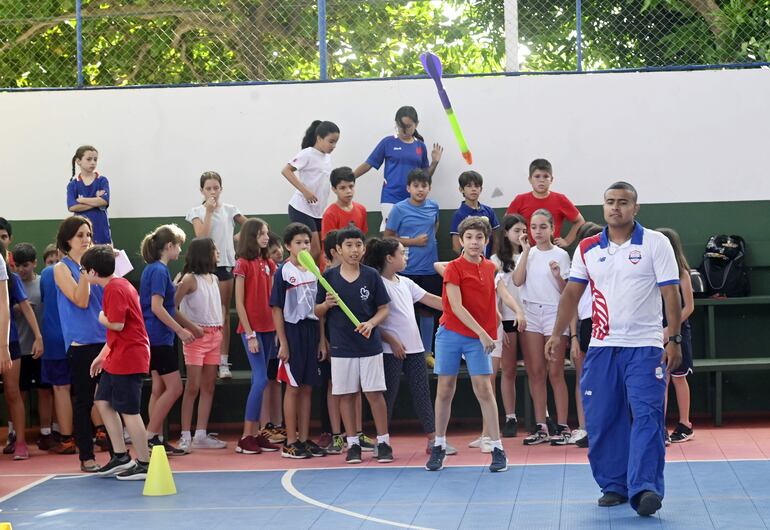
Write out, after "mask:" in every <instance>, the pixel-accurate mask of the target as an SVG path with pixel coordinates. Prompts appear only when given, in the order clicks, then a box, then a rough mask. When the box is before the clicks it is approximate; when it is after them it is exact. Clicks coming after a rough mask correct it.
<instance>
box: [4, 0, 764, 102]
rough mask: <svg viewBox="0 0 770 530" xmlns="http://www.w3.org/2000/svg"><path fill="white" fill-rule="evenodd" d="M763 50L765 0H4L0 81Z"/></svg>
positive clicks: (83, 81) (689, 56)
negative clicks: (434, 59)
mask: <svg viewBox="0 0 770 530" xmlns="http://www.w3.org/2000/svg"><path fill="white" fill-rule="evenodd" d="M424 50H432V51H434V52H435V53H436V54H437V55H439V56H440V57H441V58H442V61H443V63H444V68H445V71H446V72H447V73H450V74H451V73H455V74H468V73H496V72H506V71H568V70H607V69H620V68H647V67H680V66H695V65H712V64H725V65H727V64H751V63H764V62H767V61H770V0H753V1H751V2H748V1H747V2H736V1H734V0H591V1H589V0H577V1H563V0H413V1H407V0H369V1H359V0H318V1H313V0H133V1H131V0H122V1H111V0H82V2H81V1H79V0H69V1H68V0H64V1H62V0H36V1H34V2H32V1H25V0H16V1H13V0H5V1H0V86H2V87H62V86H121V85H144V84H182V83H195V84H202V83H222V82H248V81H281V80H314V79H344V78H380V77H393V76H409V75H420V74H422V70H421V67H420V62H419V59H418V57H419V54H420V53H421V52H422V51H424Z"/></svg>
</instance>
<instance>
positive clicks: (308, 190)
mask: <svg viewBox="0 0 770 530" xmlns="http://www.w3.org/2000/svg"><path fill="white" fill-rule="evenodd" d="M339 139H340V129H339V127H337V126H336V125H335V124H334V123H332V122H330V121H321V120H315V121H314V122H313V123H311V124H310V127H308V129H307V131H305V136H304V138H302V151H300V152H299V153H297V154H296V155H295V156H294V158H292V159H291V161H290V162H289V163H288V164H286V166H284V168H283V169H282V170H281V174H282V175H283V176H284V177H285V178H286V180H288V181H289V182H290V183H291V185H292V186H294V187H295V188H297V189H296V190H295V191H294V194H293V195H292V196H291V199H289V222H293V223H302V224H303V225H305V226H307V227H308V228H310V232H311V233H312V234H313V235H312V237H311V239H310V254H311V255H312V256H313V259H314V260H315V261H316V263H319V264H320V263H321V261H320V260H321V238H320V233H321V219H322V218H323V216H324V210H325V209H326V203H327V202H328V201H329V190H330V189H331V183H330V182H329V175H331V172H332V157H331V152H332V151H334V148H335V147H337V142H338V141H339Z"/></svg>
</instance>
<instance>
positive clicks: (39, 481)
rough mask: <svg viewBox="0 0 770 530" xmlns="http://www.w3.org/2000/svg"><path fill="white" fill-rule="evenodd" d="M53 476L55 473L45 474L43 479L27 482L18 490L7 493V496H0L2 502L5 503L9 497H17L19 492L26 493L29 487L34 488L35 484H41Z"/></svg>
mask: <svg viewBox="0 0 770 530" xmlns="http://www.w3.org/2000/svg"><path fill="white" fill-rule="evenodd" d="M51 478H53V475H46V476H44V477H43V478H41V479H38V480H36V481H34V482H30V483H29V484H27V485H26V486H22V487H21V488H19V489H17V490H16V491H12V492H11V493H9V494H8V495H6V496H4V497H0V503H3V502H5V501H7V500H8V499H11V498H13V497H15V496H16V495H18V494H19V493H24V492H25V491H27V490H28V489H32V488H34V487H35V486H37V485H39V484H42V483H43V482H45V481H47V480H49V479H51Z"/></svg>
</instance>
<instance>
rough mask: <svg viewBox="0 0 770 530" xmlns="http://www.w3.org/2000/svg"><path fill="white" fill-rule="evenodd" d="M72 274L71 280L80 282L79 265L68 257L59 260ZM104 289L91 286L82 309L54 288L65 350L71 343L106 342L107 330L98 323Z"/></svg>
mask: <svg viewBox="0 0 770 530" xmlns="http://www.w3.org/2000/svg"><path fill="white" fill-rule="evenodd" d="M61 262H62V263H64V264H65V265H66V266H67V268H68V269H69V270H70V274H72V279H73V280H75V282H76V283H77V282H78V280H80V265H78V264H77V263H75V262H74V261H72V259H70V258H69V256H65V257H64V259H62V260H61ZM103 294H104V289H103V288H102V287H100V286H98V285H91V287H90V294H89V295H88V307H87V308H85V309H82V308H80V307H78V306H76V305H75V304H74V303H72V301H70V299H69V298H67V297H66V296H65V295H64V293H63V292H61V289H59V287H58V286H56V305H57V306H58V308H59V319H60V320H61V331H62V335H64V344H65V346H66V347H67V348H69V347H70V345H71V344H72V343H73V342H77V343H78V344H100V343H104V342H106V341H107V330H106V329H105V327H104V326H102V325H101V324H100V323H99V311H101V310H102V295H103Z"/></svg>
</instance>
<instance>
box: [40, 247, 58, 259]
mask: <svg viewBox="0 0 770 530" xmlns="http://www.w3.org/2000/svg"><path fill="white" fill-rule="evenodd" d="M51 254H55V255H56V256H57V257H58V256H59V249H58V248H56V245H55V244H54V243H49V244H48V245H46V247H45V250H44V251H43V261H45V260H47V259H48V256H50V255H51Z"/></svg>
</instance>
